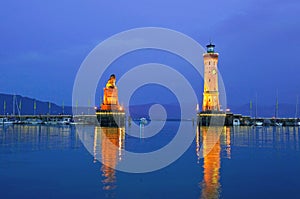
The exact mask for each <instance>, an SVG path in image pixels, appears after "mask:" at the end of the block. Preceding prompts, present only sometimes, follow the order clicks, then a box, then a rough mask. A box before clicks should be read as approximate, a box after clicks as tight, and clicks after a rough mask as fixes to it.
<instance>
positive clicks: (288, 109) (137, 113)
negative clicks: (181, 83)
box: [0, 93, 300, 119]
mask: <svg viewBox="0 0 300 199" xmlns="http://www.w3.org/2000/svg"><path fill="white" fill-rule="evenodd" d="M13 98H14V96H13V95H9V94H1V93H0V115H3V113H4V101H5V102H6V110H5V112H6V114H9V115H11V114H12V113H13ZM15 99H16V100H15V101H16V104H15V114H19V112H18V108H19V109H20V108H21V109H20V112H21V114H22V115H33V114H34V102H36V113H35V114H36V115H39V114H48V113H49V102H45V101H40V100H36V99H33V98H29V97H23V96H21V95H16V96H15ZM20 102H21V107H17V106H20ZM152 105H153V104H142V105H131V106H130V108H129V109H128V107H127V110H130V114H131V116H132V117H133V118H141V117H146V118H148V117H149V115H148V110H149V108H150V107H151V106H152ZM50 106H51V108H50V114H52V115H59V114H62V113H63V108H62V106H59V105H57V104H55V103H52V102H51V103H50ZM162 106H164V108H165V109H166V110H167V112H168V113H169V115H168V118H169V119H178V118H180V107H179V106H178V105H174V104H164V105H162ZM229 108H230V109H231V112H233V113H234V114H242V115H250V104H249V103H248V104H244V105H240V106H237V105H235V106H229ZM299 108H300V107H299ZM89 110H90V111H89V113H90V114H92V112H93V110H92V109H91V108H90V109H89ZM299 112H300V111H299ZM78 113H87V108H78ZM295 113H296V105H293V104H279V105H278V117H289V118H293V117H295ZM64 114H72V107H71V106H65V107H64ZM159 114H160V112H159V111H158V112H157V114H156V113H154V117H157V118H160V117H161V116H160V115H159ZM191 114H192V115H193V113H191ZM299 115H300V114H298V117H299ZM251 116H252V117H254V116H255V104H253V106H252V115H251ZM257 116H258V117H274V116H275V105H271V106H262V105H259V106H258V107H257ZM187 118H189V117H187Z"/></svg>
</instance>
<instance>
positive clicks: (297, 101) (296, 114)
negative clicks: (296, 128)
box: [295, 95, 299, 119]
mask: <svg viewBox="0 0 300 199" xmlns="http://www.w3.org/2000/svg"><path fill="white" fill-rule="evenodd" d="M298 103H299V95H297V100H296V113H295V119H297V118H298Z"/></svg>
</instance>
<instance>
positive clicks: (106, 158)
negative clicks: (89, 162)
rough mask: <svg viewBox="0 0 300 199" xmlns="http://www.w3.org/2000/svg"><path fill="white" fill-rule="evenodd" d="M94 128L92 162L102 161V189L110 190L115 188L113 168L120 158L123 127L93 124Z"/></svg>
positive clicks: (123, 135) (122, 146)
mask: <svg viewBox="0 0 300 199" xmlns="http://www.w3.org/2000/svg"><path fill="white" fill-rule="evenodd" d="M94 129H95V130H94V136H93V138H94V140H93V154H94V162H97V160H101V162H102V166H101V172H102V183H103V190H106V191H112V190H114V189H115V188H116V171H115V169H114V168H115V167H116V166H117V164H118V162H119V161H121V160H122V149H124V139H125V128H116V127H99V126H95V128H94Z"/></svg>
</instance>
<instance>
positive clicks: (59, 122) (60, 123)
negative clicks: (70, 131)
mask: <svg viewBox="0 0 300 199" xmlns="http://www.w3.org/2000/svg"><path fill="white" fill-rule="evenodd" d="M70 122H71V118H62V119H61V120H59V121H57V124H59V125H68V124H70Z"/></svg>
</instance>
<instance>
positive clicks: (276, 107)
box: [274, 91, 282, 126]
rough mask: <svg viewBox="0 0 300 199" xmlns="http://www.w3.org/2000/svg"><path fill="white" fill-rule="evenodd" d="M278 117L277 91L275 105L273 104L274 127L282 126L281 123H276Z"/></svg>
mask: <svg viewBox="0 0 300 199" xmlns="http://www.w3.org/2000/svg"><path fill="white" fill-rule="evenodd" d="M277 117H278V91H277V93H276V103H275V124H274V125H275V126H282V122H278V121H277Z"/></svg>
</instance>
